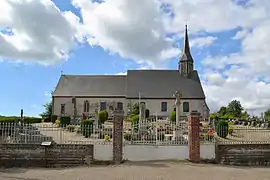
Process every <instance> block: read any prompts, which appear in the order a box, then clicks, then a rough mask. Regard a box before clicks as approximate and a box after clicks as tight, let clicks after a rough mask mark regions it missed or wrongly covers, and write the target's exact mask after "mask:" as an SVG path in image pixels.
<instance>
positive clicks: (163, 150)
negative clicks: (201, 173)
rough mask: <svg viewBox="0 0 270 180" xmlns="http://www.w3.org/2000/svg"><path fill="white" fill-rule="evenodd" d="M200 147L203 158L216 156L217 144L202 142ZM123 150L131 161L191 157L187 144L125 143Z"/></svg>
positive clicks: (184, 158)
mask: <svg viewBox="0 0 270 180" xmlns="http://www.w3.org/2000/svg"><path fill="white" fill-rule="evenodd" d="M200 148H201V159H214V158H215V144H207V145H206V144H201V147H200ZM123 151H124V153H123V155H124V159H125V160H129V161H155V160H172V159H178V160H186V159H188V158H189V149H188V146H187V145H183V146H151V145H125V146H124V149H123Z"/></svg>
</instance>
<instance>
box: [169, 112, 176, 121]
mask: <svg viewBox="0 0 270 180" xmlns="http://www.w3.org/2000/svg"><path fill="white" fill-rule="evenodd" d="M170 121H171V122H175V121H176V112H175V111H173V112H171V115H170Z"/></svg>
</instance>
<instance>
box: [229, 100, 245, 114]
mask: <svg viewBox="0 0 270 180" xmlns="http://www.w3.org/2000/svg"><path fill="white" fill-rule="evenodd" d="M242 111H243V107H242V105H241V103H240V101H238V100H233V101H231V102H230V103H229V105H228V107H227V113H228V114H229V115H231V116H232V117H234V118H240V117H241V113H242Z"/></svg>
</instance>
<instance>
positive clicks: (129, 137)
mask: <svg viewBox="0 0 270 180" xmlns="http://www.w3.org/2000/svg"><path fill="white" fill-rule="evenodd" d="M124 139H125V140H126V141H131V133H125V134H124Z"/></svg>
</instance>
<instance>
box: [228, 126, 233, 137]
mask: <svg viewBox="0 0 270 180" xmlns="http://www.w3.org/2000/svg"><path fill="white" fill-rule="evenodd" d="M228 133H229V134H230V135H231V134H232V133H233V127H232V126H229V129H228Z"/></svg>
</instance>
